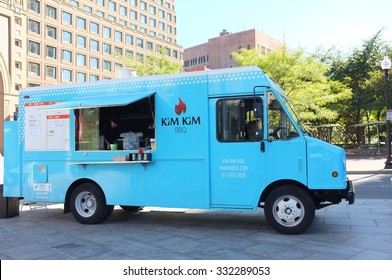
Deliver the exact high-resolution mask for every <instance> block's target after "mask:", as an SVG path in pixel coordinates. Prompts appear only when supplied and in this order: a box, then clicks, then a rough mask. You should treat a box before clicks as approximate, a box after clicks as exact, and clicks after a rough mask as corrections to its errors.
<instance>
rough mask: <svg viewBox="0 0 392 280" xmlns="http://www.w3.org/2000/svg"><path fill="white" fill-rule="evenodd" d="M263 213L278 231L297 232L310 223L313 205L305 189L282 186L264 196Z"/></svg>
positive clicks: (313, 211)
mask: <svg viewBox="0 0 392 280" xmlns="http://www.w3.org/2000/svg"><path fill="white" fill-rule="evenodd" d="M264 214H265V218H266V219H267V221H268V222H269V223H270V225H271V226H272V227H273V228H274V229H275V230H277V231H278V232H280V233H284V234H299V233H301V232H303V231H305V230H306V229H307V228H308V227H309V226H310V225H311V224H312V222H313V219H314V214H315V206H314V203H313V200H312V198H311V197H310V195H309V194H308V193H307V192H306V191H305V190H303V189H301V188H299V187H296V186H282V187H279V188H277V189H275V190H273V191H272V192H271V193H270V194H269V195H268V197H267V198H266V200H265V204H264Z"/></svg>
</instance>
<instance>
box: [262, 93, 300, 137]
mask: <svg viewBox="0 0 392 280" xmlns="http://www.w3.org/2000/svg"><path fill="white" fill-rule="evenodd" d="M268 96H270V97H271V98H269V99H268V140H270V141H274V140H290V139H292V138H295V137H298V136H299V134H298V131H297V129H296V128H295V126H294V125H293V123H292V121H291V120H290V118H289V117H288V115H287V114H286V111H284V110H283V108H282V105H281V104H280V103H279V102H278V100H277V99H276V98H275V96H274V95H273V94H269V95H268Z"/></svg>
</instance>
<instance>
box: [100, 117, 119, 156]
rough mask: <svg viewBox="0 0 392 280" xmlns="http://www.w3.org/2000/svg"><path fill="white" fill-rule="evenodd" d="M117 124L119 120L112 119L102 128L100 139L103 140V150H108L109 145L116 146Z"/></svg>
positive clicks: (117, 136)
mask: <svg viewBox="0 0 392 280" xmlns="http://www.w3.org/2000/svg"><path fill="white" fill-rule="evenodd" d="M119 124H120V119H119V118H117V117H112V118H111V119H110V121H109V122H108V123H107V124H105V125H104V126H103V127H102V129H101V131H100V137H101V138H103V147H101V148H102V149H103V150H110V145H111V144H117V139H118V138H119V136H120V133H119Z"/></svg>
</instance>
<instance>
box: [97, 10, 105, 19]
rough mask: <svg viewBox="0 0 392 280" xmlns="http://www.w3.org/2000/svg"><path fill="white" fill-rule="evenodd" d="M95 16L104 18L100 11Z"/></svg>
mask: <svg viewBox="0 0 392 280" xmlns="http://www.w3.org/2000/svg"><path fill="white" fill-rule="evenodd" d="M97 16H99V17H103V18H104V17H105V13H104V12H101V11H97Z"/></svg>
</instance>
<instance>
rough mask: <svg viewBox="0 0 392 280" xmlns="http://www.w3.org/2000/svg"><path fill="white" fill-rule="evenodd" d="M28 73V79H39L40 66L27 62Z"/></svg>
mask: <svg viewBox="0 0 392 280" xmlns="http://www.w3.org/2000/svg"><path fill="white" fill-rule="evenodd" d="M28 73H29V77H40V76H41V64H39V63H36V62H29V68H28Z"/></svg>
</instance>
